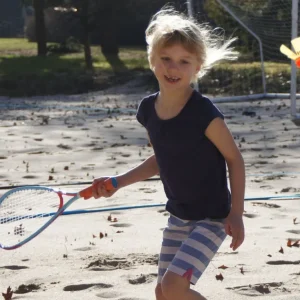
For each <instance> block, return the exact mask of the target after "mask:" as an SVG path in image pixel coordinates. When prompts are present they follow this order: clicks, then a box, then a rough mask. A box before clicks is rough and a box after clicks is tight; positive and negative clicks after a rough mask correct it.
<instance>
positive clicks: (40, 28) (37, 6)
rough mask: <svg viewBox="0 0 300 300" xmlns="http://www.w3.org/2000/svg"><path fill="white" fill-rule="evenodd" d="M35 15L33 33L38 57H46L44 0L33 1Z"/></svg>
mask: <svg viewBox="0 0 300 300" xmlns="http://www.w3.org/2000/svg"><path fill="white" fill-rule="evenodd" d="M33 7H34V13H35V33H36V40H37V47H38V56H46V54H47V41H46V25H45V14H44V8H45V2H44V0H33Z"/></svg>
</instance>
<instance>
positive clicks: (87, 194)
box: [79, 178, 117, 199]
mask: <svg viewBox="0 0 300 300" xmlns="http://www.w3.org/2000/svg"><path fill="white" fill-rule="evenodd" d="M103 183H104V186H105V189H106V190H107V191H112V190H113V189H115V188H117V182H116V179H115V178H108V179H106V180H105V181H104V182H103ZM92 189H93V186H89V187H87V188H85V189H84V190H82V191H80V192H79V195H80V197H82V198H84V199H89V198H91V197H93V190H92Z"/></svg>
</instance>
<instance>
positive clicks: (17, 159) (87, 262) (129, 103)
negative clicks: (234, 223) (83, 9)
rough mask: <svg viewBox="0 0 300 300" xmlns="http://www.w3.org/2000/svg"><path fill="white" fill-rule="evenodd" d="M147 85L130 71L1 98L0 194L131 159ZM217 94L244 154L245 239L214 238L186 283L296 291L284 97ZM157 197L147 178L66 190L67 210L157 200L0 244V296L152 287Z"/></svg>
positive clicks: (58, 182)
mask: <svg viewBox="0 0 300 300" xmlns="http://www.w3.org/2000/svg"><path fill="white" fill-rule="evenodd" d="M148 93H149V92H148V91H147V90H145V88H144V87H143V85H142V84H140V83H139V82H138V81H134V82H132V83H129V84H126V85H123V86H119V87H115V88H111V89H108V90H106V91H103V92H99V93H93V94H88V95H79V96H68V97H66V96H56V97H40V98H28V99H6V98H1V99H0V139H1V148H0V166H1V171H0V179H1V190H0V194H4V193H5V192H6V191H7V190H9V188H10V187H11V186H12V185H29V184H30V185H31V184H39V185H47V186H55V187H59V188H61V189H63V190H67V191H79V190H80V189H82V188H84V187H86V186H88V184H89V182H91V181H92V180H93V178H95V177H98V176H103V175H115V174H118V173H121V172H123V171H125V170H127V169H129V168H132V167H134V166H136V165H137V164H138V163H140V162H141V161H142V160H144V159H145V158H147V157H148V156H149V155H151V154H152V149H151V148H150V147H148V145H147V143H148V141H147V137H146V134H145V130H144V129H143V128H142V127H141V126H140V125H139V124H138V122H137V121H136V120H135V110H136V107H137V105H138V103H139V101H140V100H141V99H142V97H144V96H145V95H147V94H148ZM217 106H218V107H219V108H220V109H221V110H222V112H223V113H224V114H225V116H226V121H227V124H228V126H229V127H230V129H231V131H232V133H233V135H234V137H235V140H236V143H237V145H238V146H239V147H240V150H241V152H242V154H243V157H244V160H245V164H246V171H247V187H246V200H247V201H246V203H245V213H244V221H245V227H246V240H245V242H244V244H243V245H242V247H241V248H240V249H238V250H237V251H234V252H233V251H232V250H231V249H230V248H229V244H230V239H229V238H228V239H226V241H225V242H224V244H223V245H222V247H221V248H220V251H219V253H218V254H217V255H216V256H215V258H214V259H213V261H212V263H211V264H210V265H209V267H208V268H207V270H206V271H205V273H204V275H203V276H202V278H201V280H200V281H199V283H198V284H197V285H196V287H195V289H196V290H197V291H199V292H201V293H202V294H203V295H205V296H206V297H207V298H208V299H211V300H217V299H218V300H222V299H230V300H231V299H232V300H235V299H237V300H240V299H248V298H249V299H250V298H252V299H253V297H256V299H288V300H291V299H300V267H299V266H300V260H299V257H300V256H299V255H300V249H299V244H297V243H296V242H297V240H299V239H300V215H299V208H300V205H299V204H300V201H299V200H297V199H292V198H293V196H295V195H296V196H299V195H297V194H298V193H299V191H300V186H299V174H300V171H299V170H300V153H299V146H300V142H299V137H300V132H299V127H297V126H295V125H294V123H293V122H291V120H290V115H289V113H290V111H289V101H288V100H262V101H255V102H242V103H223V104H217ZM275 197H284V198H285V199H280V200H278V199H277V200H276V198H275ZM253 198H254V199H253ZM251 199H252V200H251ZM250 200H251V201H250ZM164 203H165V196H164V193H163V188H162V184H161V182H160V181H159V180H154V181H145V182H140V183H137V184H135V185H132V186H129V187H127V188H124V189H123V190H120V191H119V192H118V193H116V194H115V195H114V196H113V197H112V198H110V199H99V200H90V201H83V200H79V201H77V202H76V203H74V204H73V205H72V206H71V207H70V208H69V209H68V210H74V209H89V210H90V211H92V210H94V209H99V208H105V207H119V206H130V205H143V204H145V205H148V204H160V206H158V207H150V208H142V209H126V210H125V209H124V210H119V211H112V212H110V211H106V212H98V213H88V214H77V215H68V216H61V217H60V218H58V219H57V220H56V221H55V223H53V224H52V225H51V226H50V227H49V228H47V229H46V230H45V231H44V232H43V233H42V234H41V235H39V236H38V237H37V238H35V239H34V240H33V241H31V242H30V243H28V244H26V245H24V246H23V247H21V248H19V249H17V250H12V251H5V250H1V252H0V292H5V291H6V288H7V287H8V286H10V287H11V288H12V289H13V290H14V292H15V293H14V295H13V298H12V299H66V300H69V299H99V298H100V299H119V300H146V299H154V292H153V291H154V287H155V284H156V272H157V266H156V265H157V259H158V253H159V249H160V243H161V235H162V229H163V228H164V226H165V224H166V222H167V218H168V213H167V212H166V211H165V210H164V206H163V204H164ZM110 214H112V217H113V218H117V220H116V222H111V221H109V220H108V217H109V216H110ZM0 230H1V225H0ZM100 233H103V235H104V237H103V238H100ZM0 235H1V234H0ZM288 240H290V241H291V242H292V243H294V244H295V245H294V246H292V247H288V246H287V242H288ZM0 242H1V241H0ZM222 266H223V267H222ZM220 267H221V268H220ZM220 274H222V276H223V280H217V278H216V276H217V275H220Z"/></svg>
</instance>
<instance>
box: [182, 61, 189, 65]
mask: <svg viewBox="0 0 300 300" xmlns="http://www.w3.org/2000/svg"><path fill="white" fill-rule="evenodd" d="M181 63H183V64H185V65H186V64H189V62H188V61H186V60H182V61H181Z"/></svg>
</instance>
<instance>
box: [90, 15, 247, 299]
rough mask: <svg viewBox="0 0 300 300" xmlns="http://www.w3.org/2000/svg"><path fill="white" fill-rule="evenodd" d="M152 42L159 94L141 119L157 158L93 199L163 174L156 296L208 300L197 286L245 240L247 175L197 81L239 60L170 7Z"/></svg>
mask: <svg viewBox="0 0 300 300" xmlns="http://www.w3.org/2000/svg"><path fill="white" fill-rule="evenodd" d="M146 40H147V43H148V57H149V63H150V67H151V69H152V71H153V72H154V74H155V76H156V78H157V80H158V83H159V92H157V93H155V94H153V95H150V96H148V97H146V98H144V99H143V100H142V101H141V103H140V105H139V108H138V112H137V120H138V121H139V122H140V123H141V124H142V125H143V126H144V127H145V128H146V130H147V132H148V135H149V138H150V141H151V144H152V146H153V149H154V154H153V155H152V156H150V157H149V158H148V159H146V160H145V161H144V162H143V163H142V164H140V165H139V166H137V167H136V168H134V169H132V170H130V171H128V172H126V173H124V174H122V175H118V176H116V177H113V181H114V184H115V187H116V188H115V189H113V190H112V191H107V190H106V189H105V187H104V181H105V180H107V179H108V177H101V178H98V179H96V180H95V181H94V183H93V196H94V197H95V198H99V197H102V196H103V197H110V196H111V195H113V194H114V193H115V192H116V191H117V190H118V189H119V188H122V187H125V186H127V185H129V184H132V183H135V182H138V181H141V180H144V179H146V178H149V177H151V176H153V175H156V174H158V173H159V174H160V178H161V180H162V183H163V186H164V190H165V193H166V196H167V204H166V209H167V210H168V211H169V213H170V217H169V220H168V224H167V227H166V228H165V230H164V232H163V241H162V248H161V252H160V258H159V270H158V283H157V286H156V290H155V293H156V299H157V300H192V299H195V300H196V299H199V300H200V299H202V300H203V299H206V298H204V297H203V296H201V295H200V294H199V293H197V292H195V291H194V290H192V289H190V284H193V285H194V284H196V282H197V280H198V279H199V278H200V277H201V275H202V273H203V272H204V270H205V268H206V267H207V265H208V264H209V262H210V261H211V259H212V258H213V256H214V255H215V253H216V252H217V250H218V248H219V247H220V245H221V244H222V242H223V241H224V239H225V237H226V234H228V235H230V236H231V237H232V242H231V245H230V247H231V248H232V249H233V250H236V249H237V248H238V247H239V246H240V245H241V244H242V242H243V240H244V226H243V219H242V214H243V210H244V208H243V202H244V189H245V172H244V163H243V158H242V156H241V154H240V152H239V150H238V148H237V147H236V145H235V142H234V140H233V138H232V135H231V133H230V132H229V130H228V128H227V126H226V124H225V122H224V116H223V114H222V113H221V112H220V111H219V110H218V109H217V108H216V107H215V106H214V104H213V103H212V102H211V101H210V100H209V99H208V98H206V97H204V96H202V95H201V94H200V93H198V92H197V91H195V90H193V89H192V88H191V83H192V82H193V81H195V79H196V78H197V77H201V76H203V75H204V74H205V72H206V71H207V70H208V69H209V68H210V67H211V66H212V65H213V63H215V62H217V61H219V60H222V59H235V58H236V52H233V51H232V49H231V48H229V46H230V44H231V42H232V41H233V40H234V39H231V40H228V41H227V42H225V43H222V42H221V43H220V36H217V35H215V34H214V33H213V32H212V31H211V30H210V28H209V27H207V26H203V25H199V24H197V23H196V22H195V21H194V20H192V19H189V18H187V17H185V16H184V15H182V14H180V13H177V12H176V11H174V10H172V9H163V10H161V11H160V12H158V13H157V14H156V15H154V16H153V18H152V20H151V22H150V24H149V26H148V28H147V30H146ZM226 165H227V167H228V171H229V178H230V188H231V193H230V192H229V190H228V187H227V178H226Z"/></svg>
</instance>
